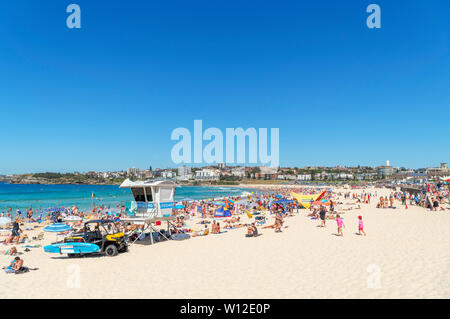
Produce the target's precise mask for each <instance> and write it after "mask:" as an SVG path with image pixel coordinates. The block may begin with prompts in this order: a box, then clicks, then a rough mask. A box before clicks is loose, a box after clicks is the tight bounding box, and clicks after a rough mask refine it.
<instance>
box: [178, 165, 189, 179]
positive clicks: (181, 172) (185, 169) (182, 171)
mask: <svg viewBox="0 0 450 319" xmlns="http://www.w3.org/2000/svg"><path fill="white" fill-rule="evenodd" d="M186 175H191V168H190V167H188V166H186V165H183V166H180V167H178V176H186Z"/></svg>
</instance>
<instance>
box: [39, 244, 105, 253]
mask: <svg viewBox="0 0 450 319" xmlns="http://www.w3.org/2000/svg"><path fill="white" fill-rule="evenodd" d="M99 250H100V247H98V246H97V245H96V244H91V243H61V244H53V245H48V246H44V251H45V252H46V253H57V254H89V253H96V252H98V251H99Z"/></svg>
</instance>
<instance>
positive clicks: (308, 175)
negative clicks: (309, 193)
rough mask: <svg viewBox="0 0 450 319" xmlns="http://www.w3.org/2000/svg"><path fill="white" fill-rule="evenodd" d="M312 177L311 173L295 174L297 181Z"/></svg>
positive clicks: (307, 179) (308, 179)
mask: <svg viewBox="0 0 450 319" xmlns="http://www.w3.org/2000/svg"><path fill="white" fill-rule="evenodd" d="M311 179H312V176H311V174H300V175H297V180H299V181H310V180H311Z"/></svg>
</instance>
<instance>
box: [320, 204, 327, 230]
mask: <svg viewBox="0 0 450 319" xmlns="http://www.w3.org/2000/svg"><path fill="white" fill-rule="evenodd" d="M326 215H327V210H326V209H325V206H323V205H321V206H320V210H319V217H320V227H325V219H326V218H325V217H326Z"/></svg>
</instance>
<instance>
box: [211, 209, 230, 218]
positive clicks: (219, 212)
mask: <svg viewBox="0 0 450 319" xmlns="http://www.w3.org/2000/svg"><path fill="white" fill-rule="evenodd" d="M214 217H219V218H220V217H231V212H230V211H229V210H228V209H227V210H225V209H224V208H223V206H222V207H219V208H217V209H216V211H215V212H214Z"/></svg>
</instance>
